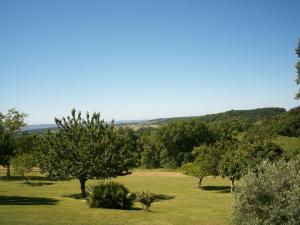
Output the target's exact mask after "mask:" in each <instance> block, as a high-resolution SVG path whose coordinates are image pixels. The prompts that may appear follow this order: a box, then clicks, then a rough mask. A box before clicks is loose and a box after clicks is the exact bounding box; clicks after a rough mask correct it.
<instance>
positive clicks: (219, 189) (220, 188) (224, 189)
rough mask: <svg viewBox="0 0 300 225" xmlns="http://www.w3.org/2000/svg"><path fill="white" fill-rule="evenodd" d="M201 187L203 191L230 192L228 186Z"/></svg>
mask: <svg viewBox="0 0 300 225" xmlns="http://www.w3.org/2000/svg"><path fill="white" fill-rule="evenodd" d="M201 189H202V190H204V191H217V192H220V193H229V192H230V186H203V187H201Z"/></svg>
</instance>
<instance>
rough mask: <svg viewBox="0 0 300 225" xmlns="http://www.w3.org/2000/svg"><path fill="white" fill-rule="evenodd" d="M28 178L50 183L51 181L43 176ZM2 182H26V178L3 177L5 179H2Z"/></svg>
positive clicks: (0, 178)
mask: <svg viewBox="0 0 300 225" xmlns="http://www.w3.org/2000/svg"><path fill="white" fill-rule="evenodd" d="M27 178H28V180H36V181H48V180H49V179H48V178H47V177H42V176H28V177H27ZM0 180H2V181H21V180H24V178H23V177H21V176H10V177H7V176H3V177H0Z"/></svg>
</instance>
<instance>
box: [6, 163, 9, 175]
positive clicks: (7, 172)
mask: <svg viewBox="0 0 300 225" xmlns="http://www.w3.org/2000/svg"><path fill="white" fill-rule="evenodd" d="M6 176H7V177H10V163H8V164H7V166H6Z"/></svg>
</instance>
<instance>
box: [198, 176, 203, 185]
mask: <svg viewBox="0 0 300 225" xmlns="http://www.w3.org/2000/svg"><path fill="white" fill-rule="evenodd" d="M198 178H199V181H198V187H199V188H201V184H202V180H203V178H204V177H198Z"/></svg>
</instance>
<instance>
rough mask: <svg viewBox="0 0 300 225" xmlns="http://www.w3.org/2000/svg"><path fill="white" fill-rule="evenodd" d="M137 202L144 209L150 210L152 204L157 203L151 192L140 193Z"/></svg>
mask: <svg viewBox="0 0 300 225" xmlns="http://www.w3.org/2000/svg"><path fill="white" fill-rule="evenodd" d="M137 201H138V202H140V203H142V206H143V209H144V210H148V209H149V208H150V206H151V204H152V202H154V201H155V196H154V194H151V193H150V192H144V191H143V192H140V193H137Z"/></svg>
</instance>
